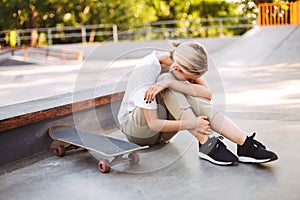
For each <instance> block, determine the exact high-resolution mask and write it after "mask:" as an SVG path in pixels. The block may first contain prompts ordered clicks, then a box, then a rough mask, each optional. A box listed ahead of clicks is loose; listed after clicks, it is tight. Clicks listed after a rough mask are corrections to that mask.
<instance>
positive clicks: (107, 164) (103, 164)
mask: <svg viewBox="0 0 300 200" xmlns="http://www.w3.org/2000/svg"><path fill="white" fill-rule="evenodd" d="M79 148H82V147H78V146H75V145H72V144H70V145H68V146H66V147H65V146H64V145H57V146H56V147H55V150H56V154H57V156H59V157H64V156H65V155H66V152H67V151H71V150H74V149H79ZM83 149H84V148H83ZM84 150H87V149H84ZM125 162H129V163H130V164H132V165H136V164H138V163H139V162H140V156H139V154H138V153H137V152H132V153H129V154H128V157H125V154H123V155H118V156H114V158H113V159H112V161H109V160H107V159H105V160H100V161H99V163H98V169H99V171H100V172H102V173H108V172H110V170H111V167H112V166H114V165H117V164H121V163H125Z"/></svg>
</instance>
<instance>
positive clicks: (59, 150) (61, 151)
mask: <svg viewBox="0 0 300 200" xmlns="http://www.w3.org/2000/svg"><path fill="white" fill-rule="evenodd" d="M55 150H56V153H57V155H58V156H59V157H64V156H65V155H66V148H65V147H64V145H59V146H57V147H56V148H55Z"/></svg>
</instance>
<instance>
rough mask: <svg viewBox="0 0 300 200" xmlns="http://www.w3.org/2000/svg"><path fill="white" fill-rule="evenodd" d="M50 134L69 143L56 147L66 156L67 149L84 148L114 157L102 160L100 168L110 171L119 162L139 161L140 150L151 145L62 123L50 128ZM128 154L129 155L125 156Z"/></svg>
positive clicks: (132, 162)
mask: <svg viewBox="0 0 300 200" xmlns="http://www.w3.org/2000/svg"><path fill="white" fill-rule="evenodd" d="M49 136H50V137H51V138H52V140H54V141H59V142H63V143H67V144H68V145H69V146H67V147H65V146H64V145H57V146H56V147H55V149H56V152H57V155H58V156H60V157H63V156H65V153H66V151H69V150H73V149H77V148H84V149H87V150H91V151H94V152H96V153H99V154H101V155H103V156H105V157H113V160H112V161H111V162H110V161H108V160H100V161H99V163H98V168H99V170H100V171H101V172H109V171H110V167H111V166H113V165H116V164H119V163H123V162H127V161H129V162H130V163H131V164H137V163H138V162H139V155H138V154H137V153H136V151H138V150H142V149H146V148H148V147H149V146H139V145H137V144H134V143H131V142H128V141H124V140H120V139H116V138H112V137H109V136H105V135H99V134H93V133H89V132H85V131H82V130H79V129H76V128H75V127H72V126H69V125H61V126H56V127H52V128H50V129H49ZM126 154H128V157H127V158H125V157H124V156H125V155H126Z"/></svg>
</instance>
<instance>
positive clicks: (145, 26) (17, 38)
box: [0, 17, 256, 46]
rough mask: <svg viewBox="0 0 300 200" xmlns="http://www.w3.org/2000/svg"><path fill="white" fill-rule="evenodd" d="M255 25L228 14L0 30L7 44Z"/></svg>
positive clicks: (209, 32) (235, 31)
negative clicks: (143, 21) (180, 18)
mask: <svg viewBox="0 0 300 200" xmlns="http://www.w3.org/2000/svg"><path fill="white" fill-rule="evenodd" d="M254 25H256V18H255V17H254V18H253V17H227V18H211V19H198V20H168V21H158V22H151V23H140V24H134V25H131V27H125V26H123V25H122V24H120V25H115V24H98V25H85V26H78V27H74V26H72V27H69V26H67V27H51V28H37V29H19V30H12V31H0V44H2V45H10V46H22V45H26V46H47V45H52V44H62V43H86V42H102V41H113V42H118V41H119V40H155V39H164V38H170V39H175V38H184V37H190V38H192V37H210V36H213V37H222V36H225V35H240V34H242V33H243V32H245V31H247V30H248V29H251V28H252V27H253V26H254Z"/></svg>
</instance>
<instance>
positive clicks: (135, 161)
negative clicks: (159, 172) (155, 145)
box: [128, 152, 140, 165]
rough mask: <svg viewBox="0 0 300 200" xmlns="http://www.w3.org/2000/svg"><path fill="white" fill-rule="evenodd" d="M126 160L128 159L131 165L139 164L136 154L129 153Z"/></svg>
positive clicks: (138, 157) (138, 156)
mask: <svg viewBox="0 0 300 200" xmlns="http://www.w3.org/2000/svg"><path fill="white" fill-rule="evenodd" d="M128 158H129V159H130V160H129V162H130V164H132V165H136V164H138V163H139V162H140V155H139V154H138V153H136V152H134V153H130V154H129V155H128Z"/></svg>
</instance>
